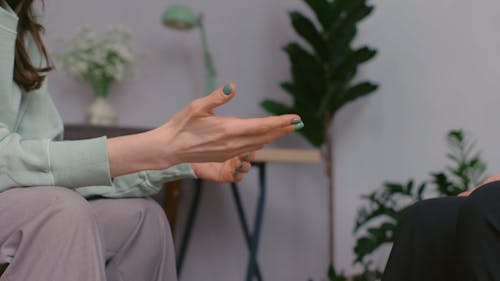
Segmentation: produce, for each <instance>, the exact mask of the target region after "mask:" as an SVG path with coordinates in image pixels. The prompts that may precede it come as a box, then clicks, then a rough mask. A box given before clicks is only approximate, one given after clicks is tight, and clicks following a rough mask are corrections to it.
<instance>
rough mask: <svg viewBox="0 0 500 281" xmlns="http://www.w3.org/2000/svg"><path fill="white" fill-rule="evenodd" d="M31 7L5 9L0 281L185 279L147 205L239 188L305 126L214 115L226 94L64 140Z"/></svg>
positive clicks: (8, 1)
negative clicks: (183, 185) (163, 191)
mask: <svg viewBox="0 0 500 281" xmlns="http://www.w3.org/2000/svg"><path fill="white" fill-rule="evenodd" d="M32 5H33V0H0V264H9V265H8V267H7V269H6V270H5V271H4V272H3V275H2V277H1V278H0V280H9V281H26V280H30V281H32V280H37V281H68V280H82V281H83V280H85V281H104V280H109V281H112V280H115V281H127V280H128V281H143V280H144V281H146V280H147V281H160V280H161V281H175V280H177V276H176V272H175V256H174V245H173V242H172V237H171V233H170V229H169V227H168V222H167V221H166V218H165V215H164V213H163V211H162V209H161V208H160V207H159V206H158V204H156V203H155V202H154V201H153V200H151V199H148V198H147V196H149V195H151V194H154V193H156V192H158V191H159V189H160V186H161V185H162V183H164V182H166V181H169V180H173V179H179V178H189V177H191V178H192V177H199V178H203V179H207V180H212V181H218V182H234V181H236V182H237V181H241V180H242V178H243V176H244V175H245V173H247V172H248V171H249V170H250V163H249V162H250V161H251V160H252V153H253V151H255V150H258V149H260V148H262V147H263V146H264V144H266V143H269V142H271V141H273V140H275V139H278V138H280V137H282V136H285V135H287V134H289V133H291V132H293V131H294V130H295V128H296V125H297V124H299V123H301V121H300V117H299V116H297V115H294V114H291V115H283V116H276V117H266V118H254V119H239V118H233V117H222V116H217V115H214V114H213V109H214V108H216V107H218V106H221V105H223V104H225V103H227V102H229V101H230V100H231V99H232V98H233V97H234V96H235V94H236V88H235V86H234V85H233V84H227V85H226V86H225V87H223V88H220V89H218V90H216V91H214V92H213V93H212V94H210V95H209V96H206V97H203V98H200V99H197V100H195V101H193V102H192V103H191V104H190V105H188V106H187V107H186V108H184V109H182V110H181V111H179V112H178V113H177V114H175V115H174V116H173V117H172V118H171V119H170V120H169V121H168V122H166V123H165V124H164V125H162V126H160V127H158V128H156V129H154V130H151V131H148V132H145V133H142V134H136V135H130V136H124V137H118V138H110V139H107V138H106V137H101V138H95V139H88V140H81V141H63V140H62V132H63V126H62V124H63V123H62V121H61V119H60V117H59V115H58V113H57V111H56V109H55V108H54V105H53V103H52V100H51V98H50V96H49V94H48V92H47V85H46V78H45V75H46V73H47V72H48V71H49V70H51V64H50V60H49V58H48V56H47V53H46V51H45V47H44V44H43V42H42V32H41V31H42V26H41V25H40V24H39V23H38V22H37V21H36V17H35V16H34V14H33V7H32ZM300 127H302V124H299V126H297V128H300ZM96 197H98V198H101V199H95V200H86V199H85V198H96ZM125 197H129V198H125Z"/></svg>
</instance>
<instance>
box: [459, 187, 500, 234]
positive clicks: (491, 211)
mask: <svg viewBox="0 0 500 281" xmlns="http://www.w3.org/2000/svg"><path fill="white" fill-rule="evenodd" d="M499 199H500V182H499V181H493V182H490V183H487V184H485V185H483V186H482V187H480V188H478V189H477V190H476V191H474V192H473V193H472V194H471V195H470V196H469V197H467V199H466V200H465V202H464V204H463V205H462V206H461V207H460V214H459V217H460V220H459V221H460V222H461V224H462V225H463V224H470V223H474V224H477V223H481V222H486V221H488V217H489V216H492V215H495V213H496V211H495V210H496V209H497V206H498V200H499Z"/></svg>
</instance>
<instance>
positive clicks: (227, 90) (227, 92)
mask: <svg viewBox="0 0 500 281" xmlns="http://www.w3.org/2000/svg"><path fill="white" fill-rule="evenodd" d="M222 91H223V92H224V95H226V96H229V95H230V94H231V93H232V92H233V87H231V84H227V85H226V86H224V89H222Z"/></svg>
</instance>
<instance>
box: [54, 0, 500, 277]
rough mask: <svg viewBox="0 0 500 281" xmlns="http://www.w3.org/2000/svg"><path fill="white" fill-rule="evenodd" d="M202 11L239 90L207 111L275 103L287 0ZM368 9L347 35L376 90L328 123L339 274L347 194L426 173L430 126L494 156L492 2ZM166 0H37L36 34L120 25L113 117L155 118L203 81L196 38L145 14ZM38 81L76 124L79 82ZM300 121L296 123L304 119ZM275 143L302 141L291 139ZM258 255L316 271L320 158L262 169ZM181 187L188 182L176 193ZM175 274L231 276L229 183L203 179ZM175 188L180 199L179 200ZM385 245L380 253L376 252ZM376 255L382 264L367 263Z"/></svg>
mask: <svg viewBox="0 0 500 281" xmlns="http://www.w3.org/2000/svg"><path fill="white" fill-rule="evenodd" d="M183 3H187V4H189V5H190V6H192V7H193V8H194V9H196V10H199V11H204V12H205V13H206V25H207V29H208V33H209V34H208V35H209V41H210V45H211V49H212V51H213V53H214V58H215V61H216V64H217V68H218V71H219V84H223V83H225V82H226V81H228V80H231V81H234V82H235V83H236V84H237V85H238V86H239V89H240V91H239V93H238V95H237V97H236V99H235V100H234V101H233V102H232V103H231V104H229V105H227V106H225V107H223V108H221V109H220V110H219V113H221V114H228V115H235V116H241V117H247V116H262V115H264V112H263V111H262V110H261V109H260V108H259V106H258V103H259V101H261V100H262V99H263V98H264V97H272V98H276V99H281V100H285V101H286V100H288V97H287V95H286V94H284V93H283V92H282V91H281V90H280V89H279V87H278V86H277V85H278V82H279V81H282V80H284V79H286V78H287V77H288V75H289V74H288V61H287V58H286V56H285V55H284V54H283V53H282V51H280V47H281V46H282V45H284V44H285V43H286V42H287V41H289V40H291V39H294V38H296V36H295V35H294V33H293V32H292V30H291V28H290V26H289V22H288V19H287V15H286V11H287V10H289V9H292V8H298V9H302V10H306V9H305V8H304V6H303V5H302V4H301V3H300V1H298V0H286V1H285V0H257V1H255V0H254V1H241V0H240V1H229V0H212V1H194V0H190V1H184V2H183ZM374 3H375V4H376V6H377V11H376V13H375V14H374V16H373V17H371V18H370V19H369V20H367V21H366V22H365V23H364V24H363V26H362V30H361V34H360V37H359V41H360V42H369V43H370V44H371V45H373V46H376V47H378V48H379V50H380V54H379V56H378V57H377V59H376V60H375V61H374V62H373V63H371V64H369V65H367V66H366V67H365V68H364V69H363V72H362V76H364V77H368V78H371V79H373V80H375V81H378V82H380V83H381V85H382V87H381V89H380V91H379V92H378V93H377V94H376V95H374V96H372V97H369V98H366V99H364V100H362V101H359V102H357V103H355V104H353V105H351V106H349V107H347V108H345V109H344V110H342V112H341V113H340V115H339V116H338V119H337V120H336V123H335V124H334V128H333V129H334V132H335V133H334V134H335V139H336V143H335V154H336V185H337V187H338V190H337V192H336V194H335V202H336V218H335V219H336V226H337V231H336V245H337V248H336V262H337V265H338V266H339V267H340V268H343V269H345V270H347V271H348V272H349V271H352V270H353V269H352V267H351V262H352V260H353V256H352V247H353V243H354V240H353V237H352V229H353V221H354V217H355V213H356V209H357V208H358V205H359V204H360V200H359V196H360V195H361V194H364V193H367V192H369V191H371V190H373V189H374V188H377V187H379V186H380V184H381V183H382V182H383V181H384V180H388V179H391V180H397V181H403V180H406V179H407V178H409V177H414V178H415V179H417V180H423V179H426V175H427V173H428V172H429V171H431V170H436V169H440V168H442V167H443V166H444V164H445V163H446V159H445V157H444V152H445V143H444V138H443V137H444V134H445V132H446V131H447V130H449V129H451V128H466V129H467V130H469V131H470V132H472V133H473V135H474V136H475V137H476V138H478V139H479V142H478V145H479V146H480V147H481V148H483V155H484V156H485V158H486V159H487V160H488V162H489V164H490V167H489V168H490V169H489V170H490V171H491V172H494V171H496V170H497V169H498V166H499V164H500V157H499V156H500V155H499V149H498V147H499V146H498V143H499V138H500V132H499V130H498V129H499V125H498V122H497V120H498V117H499V115H500V113H498V110H497V106H498V104H500V95H499V94H498V93H497V92H498V87H497V81H498V77H499V75H500V63H499V60H500V56H498V55H497V52H498V50H499V47H500V39H499V35H500V33H499V32H498V30H499V26H500V17H499V15H500V2H498V1H494V0H477V1H473V2H471V1H465V0H453V1H452V0H438V1H433V2H432V5H430V4H429V3H428V2H426V1H402V0H384V1H374ZM168 4H171V2H170V1H130V0H122V1H96V0H89V1H63V0H49V1H47V7H46V22H47V36H48V40H49V43H50V45H51V46H52V47H54V49H57V43H56V41H55V38H56V37H57V36H64V37H66V38H68V37H70V36H71V35H73V34H74V33H75V31H76V29H77V28H78V27H79V26H81V25H83V24H88V25H90V26H91V27H93V28H96V29H99V28H103V27H105V26H107V25H109V24H123V25H125V26H127V27H129V28H130V29H132V30H133V31H134V33H135V35H136V36H135V42H134V47H135V49H136V50H138V51H139V52H141V53H143V54H145V55H146V57H145V58H144V59H143V60H141V61H140V62H139V63H138V67H137V74H136V78H135V79H133V80H131V81H128V82H126V83H123V84H122V85H120V86H118V87H116V88H115V89H114V91H113V93H112V96H111V102H112V103H113V104H115V105H116V106H117V108H118V109H119V111H120V121H119V123H120V124H122V125H130V126H148V127H151V126H155V125H159V124H162V122H164V121H166V120H168V118H169V116H171V115H172V114H174V113H175V112H176V111H177V110H178V109H180V108H181V107H182V106H183V105H185V104H187V103H188V102H189V101H190V100H192V99H193V98H195V97H197V96H199V95H200V92H201V90H202V86H203V80H202V79H203V66H202V56H201V50H200V47H199V39H198V34H197V33H195V32H193V33H176V32H173V31H169V30H166V29H164V28H163V27H162V26H161V25H160V22H159V17H160V14H161V12H162V11H163V9H164V8H165V7H166V6H167V5H168ZM51 76H52V77H51V79H52V80H51V86H50V87H51V90H52V94H53V97H54V99H55V102H56V104H57V106H58V107H59V109H60V111H61V114H62V116H63V118H64V119H65V121H67V122H69V123H79V122H83V121H84V110H85V109H86V107H87V106H88V104H89V103H90V102H91V101H92V96H91V93H90V89H89V88H88V87H87V86H86V85H83V84H80V83H77V82H74V81H73V80H71V79H70V78H69V77H67V76H66V75H64V74H57V73H55V74H52V75H51ZM306 126H307V124H306ZM275 145H276V146H283V147H300V148H309V147H310V146H309V145H308V144H307V143H306V142H305V141H303V140H302V139H301V138H300V137H298V136H296V135H294V136H290V137H287V138H286V139H283V140H281V141H279V142H278V143H277V144H275ZM269 174H270V175H269V185H270V188H269V200H268V204H267V210H266V211H267V212H266V216H265V223H264V234H263V237H262V245H261V248H260V262H261V267H262V269H263V272H264V275H265V276H266V277H267V279H269V280H306V279H307V278H308V277H315V278H319V277H320V276H321V275H322V274H323V273H324V270H325V268H326V264H327V249H326V245H327V240H326V232H327V229H326V220H327V216H326V210H327V205H326V202H327V200H326V195H327V193H326V187H325V185H326V181H325V179H324V176H323V168H322V166H319V165H318V166H307V165H272V166H270V167H269ZM255 185H256V179H255V173H254V174H251V175H250V176H249V177H248V179H247V180H246V181H245V182H243V184H242V185H241V188H242V192H243V194H244V197H245V204H246V206H247V210H248V211H249V212H250V211H252V210H253V204H254V203H255V200H256V195H257V194H256V187H255ZM186 191H189V188H186ZM206 191H207V192H206V196H205V198H204V200H203V203H202V206H201V214H200V217H199V220H198V222H197V225H196V227H195V233H194V237H193V241H192V244H191V248H190V251H189V256H188V260H187V263H186V271H185V274H184V276H183V277H184V278H183V280H195V281H198V280H209V281H210V280H241V279H242V278H243V277H242V276H243V273H244V271H245V266H246V262H247V256H246V252H245V246H244V243H243V239H242V236H241V231H240V229H239V225H238V222H237V217H236V214H235V212H234V208H233V203H232V201H231V198H230V194H229V190H228V188H227V187H225V186H215V185H213V186H208V187H207V188H206ZM186 194H187V193H185V194H184V196H183V202H184V205H183V208H185V199H186V197H185V196H186ZM384 255H385V253H383V254H382V256H384ZM381 262H382V261H381Z"/></svg>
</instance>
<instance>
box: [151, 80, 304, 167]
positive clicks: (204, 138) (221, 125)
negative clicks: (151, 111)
mask: <svg viewBox="0 0 500 281" xmlns="http://www.w3.org/2000/svg"><path fill="white" fill-rule="evenodd" d="M235 93H236V87H235V86H234V85H233V84H228V85H226V86H225V87H224V88H219V89H218V90H216V91H214V92H213V93H212V94H210V95H208V96H206V97H203V98H199V99H196V100H194V101H193V102H191V104H189V105H188V106H187V107H186V108H184V109H183V110H182V111H180V112H178V113H177V114H175V115H174V116H173V117H172V119H171V120H170V121H168V122H167V123H166V124H164V125H163V126H161V127H159V128H158V129H156V130H155V133H156V135H157V140H158V142H159V143H161V146H162V149H161V151H160V154H161V155H163V157H164V158H165V159H166V160H167V161H170V162H173V163H174V164H178V163H200V162H224V161H226V160H228V159H231V158H233V157H236V156H238V155H240V154H243V153H246V152H249V151H256V150H259V149H261V148H262V147H263V146H264V145H265V144H268V143H270V142H272V141H274V140H276V139H278V138H280V137H283V136H285V135H287V134H290V133H291V132H293V131H294V130H295V128H296V125H297V124H298V123H301V121H300V116H298V115H295V114H289V115H282V116H272V117H264V118H252V119H240V118H234V117H225V116H218V115H215V114H214V113H213V109H215V108H216V107H219V106H221V105H223V104H225V103H227V102H229V101H230V100H231V99H232V98H233V97H234V95H235ZM301 125H302V126H303V124H301ZM297 128H301V126H299V127H297Z"/></svg>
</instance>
